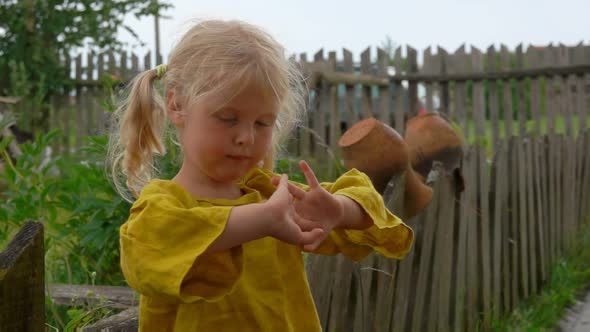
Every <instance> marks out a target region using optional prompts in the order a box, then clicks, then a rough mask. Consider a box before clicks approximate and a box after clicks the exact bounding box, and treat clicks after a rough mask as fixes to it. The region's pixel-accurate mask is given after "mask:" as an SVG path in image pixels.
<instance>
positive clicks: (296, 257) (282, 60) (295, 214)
mask: <svg viewBox="0 0 590 332" xmlns="http://www.w3.org/2000/svg"><path fill="white" fill-rule="evenodd" d="M157 80H159V81H160V82H161V85H162V87H163V89H162V90H163V96H160V95H159V90H158V89H156V88H155V87H154V82H155V81H157ZM302 82H303V79H302V77H301V75H300V74H299V73H298V72H297V70H296V67H295V66H294V64H293V63H292V62H291V61H289V60H288V59H287V58H286V57H285V50H284V49H283V48H282V47H281V46H280V45H279V44H278V43H277V42H276V41H275V40H274V39H273V38H272V37H271V36H269V35H268V34H267V33H265V32H264V31H262V30H260V29H259V28H257V27H254V26H252V25H250V24H247V23H243V22H238V21H215V20H212V21H204V22H201V23H199V24H197V25H196V26H194V27H193V28H192V29H190V30H189V31H188V32H187V33H186V34H185V35H184V37H183V38H182V39H181V40H180V41H179V43H178V44H177V46H176V47H175V49H174V50H173V52H172V53H171V55H170V60H169V63H168V65H166V66H162V65H161V66H158V67H157V68H156V69H154V70H148V71H145V72H143V73H141V74H140V75H138V77H137V78H136V79H135V81H134V82H133V85H132V88H131V92H130V95H129V97H128V99H127V101H126V103H125V104H124V105H123V106H122V107H121V108H120V110H119V121H118V126H119V131H118V133H117V134H116V135H115V136H114V137H113V138H112V140H111V143H112V147H111V152H112V153H111V155H112V165H113V176H114V179H115V183H116V185H117V188H118V190H119V192H120V193H122V194H124V195H125V194H126V193H131V194H132V195H133V198H135V199H136V200H135V202H134V204H133V207H132V208H131V211H130V216H129V219H128V220H127V222H126V223H125V224H124V225H123V226H122V227H121V234H120V235H121V240H120V241H121V267H122V270H123V273H124V275H125V278H126V279H127V281H128V283H129V285H130V286H131V287H133V288H134V289H136V290H137V291H138V292H139V293H140V294H141V299H140V318H139V322H140V330H143V331H216V330H223V331H317V330H320V323H319V321H318V317H317V314H316V311H315V306H314V304H313V301H312V297H311V294H310V291H309V287H308V283H307V279H306V275H305V269H304V261H303V257H302V254H301V251H302V250H304V251H308V252H313V253H317V254H327V255H335V254H337V253H343V254H344V255H346V256H348V257H350V258H351V259H354V260H360V259H362V258H363V257H365V256H366V255H368V254H369V253H371V252H372V251H377V252H379V253H381V254H382V255H384V256H386V257H390V258H398V259H399V258H402V257H403V256H404V255H405V254H406V253H407V252H408V250H409V249H410V246H411V244H412V241H413V233H412V230H411V229H410V228H408V227H407V226H406V225H405V224H404V223H403V222H402V221H401V220H399V219H398V218H397V217H395V216H394V215H393V214H391V213H390V212H389V211H388V210H387V209H386V208H385V207H384V203H383V200H382V198H381V196H380V195H379V194H378V193H377V192H376V191H375V189H374V188H373V186H372V184H371V182H370V180H369V178H368V177H367V176H366V175H364V174H363V173H361V172H359V171H357V170H351V171H349V172H347V173H346V174H344V175H343V176H341V177H340V178H339V179H337V180H336V181H335V182H334V183H325V184H319V183H318V181H317V180H316V177H315V175H314V173H313V172H312V170H311V169H310V168H309V166H308V165H307V164H306V163H305V162H303V161H302V162H300V167H301V169H302V171H303V173H304V175H305V178H306V180H307V185H303V184H297V183H290V182H288V181H287V176H286V175H281V176H278V175H274V174H273V173H271V170H272V165H273V158H274V155H275V146H276V142H277V140H278V139H279V138H281V137H284V136H285V134H286V133H288V131H289V130H290V129H291V128H292V127H293V126H294V125H295V124H296V123H297V120H298V119H299V118H300V115H301V113H302V111H303V109H304V97H303V96H304V90H303V87H302V84H303V83H302ZM166 119H167V120H168V121H169V122H170V123H171V124H172V125H173V126H174V127H175V129H176V133H177V138H178V142H179V143H180V146H181V149H182V153H183V161H182V165H181V167H180V170H179V171H178V174H176V176H174V178H172V179H171V180H162V179H152V175H153V174H152V173H153V171H154V165H153V157H154V155H156V154H159V155H162V154H164V153H165V151H164V145H163V142H162V141H163V137H164V129H165V128H166V122H167V120H166ZM121 174H122V176H121ZM123 182H124V183H123Z"/></svg>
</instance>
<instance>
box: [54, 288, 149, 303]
mask: <svg viewBox="0 0 590 332" xmlns="http://www.w3.org/2000/svg"><path fill="white" fill-rule="evenodd" d="M47 296H49V297H50V298H51V300H52V301H53V303H55V304H59V305H69V306H79V305H96V304H100V305H102V306H105V307H110V308H129V307H133V306H137V305H139V297H138V294H137V293H135V292H134V291H133V290H132V289H131V288H129V287H123V286H93V285H67V284H50V285H49V286H48V287H47Z"/></svg>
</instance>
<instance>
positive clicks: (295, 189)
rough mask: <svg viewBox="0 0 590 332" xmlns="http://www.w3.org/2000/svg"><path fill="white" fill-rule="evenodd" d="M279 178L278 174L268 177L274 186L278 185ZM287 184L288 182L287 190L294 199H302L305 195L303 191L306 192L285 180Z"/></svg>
mask: <svg viewBox="0 0 590 332" xmlns="http://www.w3.org/2000/svg"><path fill="white" fill-rule="evenodd" d="M280 180H281V178H280V177H278V176H274V177H272V178H271V179H270V181H271V183H272V184H273V185H274V186H278V185H279V182H280ZM287 184H288V188H289V192H290V193H291V195H293V197H295V199H297V200H302V199H303V198H304V197H305V193H306V191H305V190H303V189H301V188H299V187H297V186H296V185H294V184H292V183H290V182H287Z"/></svg>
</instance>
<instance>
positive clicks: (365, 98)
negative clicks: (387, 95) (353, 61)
mask: <svg viewBox="0 0 590 332" xmlns="http://www.w3.org/2000/svg"><path fill="white" fill-rule="evenodd" d="M361 74H365V75H371V74H372V72H371V49H370V48H369V47H367V48H366V49H365V50H364V51H363V52H362V53H361ZM371 89H372V86H371V85H368V84H365V85H363V86H362V87H361V105H362V109H361V114H362V115H363V118H365V119H366V118H370V117H373V116H374V114H373V110H374V108H373V107H374V105H373V96H372V93H371Z"/></svg>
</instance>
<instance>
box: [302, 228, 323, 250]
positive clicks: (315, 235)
mask: <svg viewBox="0 0 590 332" xmlns="http://www.w3.org/2000/svg"><path fill="white" fill-rule="evenodd" d="M323 235H324V230H323V229H321V228H314V229H312V230H311V231H309V232H303V233H301V244H302V245H303V248H304V249H305V247H307V246H308V245H310V244H314V243H316V242H319V240H320V239H321V238H322V236H323Z"/></svg>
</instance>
